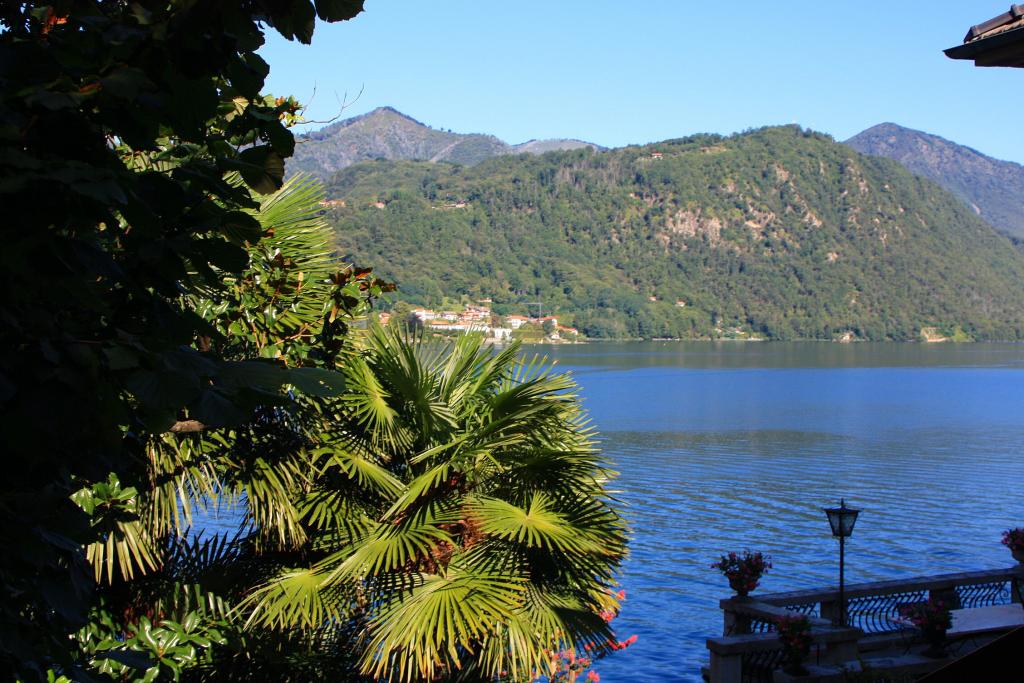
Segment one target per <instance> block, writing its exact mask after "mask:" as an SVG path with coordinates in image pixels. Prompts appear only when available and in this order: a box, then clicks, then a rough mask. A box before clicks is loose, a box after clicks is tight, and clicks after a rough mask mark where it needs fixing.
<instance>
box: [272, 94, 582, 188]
mask: <svg viewBox="0 0 1024 683" xmlns="http://www.w3.org/2000/svg"><path fill="white" fill-rule="evenodd" d="M584 147H587V148H596V147H597V146H596V145H594V144H591V143H589V142H583V141H581V140H530V141H528V142H524V143H522V144H519V145H510V144H508V143H506V142H503V141H502V140H499V139H498V138H496V137H494V136H493V135H482V134H476V133H474V134H468V135H465V134H461V133H453V132H451V131H450V130H449V131H444V130H438V129H435V128H431V127H429V126H427V125H424V124H422V123H420V122H419V121H417V120H416V119H413V118H411V117H409V116H406V115H405V114H403V113H401V112H399V111H396V110H394V109H392V108H391V107H379V108H377V109H374V110H373V111H371V112H369V113H368V114H363V115H362V116H356V117H354V118H351V119H346V120H344V121H339V122H338V123H335V124H332V125H330V126H327V127H326V128H323V129H321V130H318V131H316V132H313V133H309V134H307V135H303V136H300V137H299V138H298V139H297V140H296V146H295V156H294V157H292V158H291V159H289V161H288V170H289V172H291V173H294V172H296V171H304V172H306V173H310V174H312V175H315V176H319V177H327V176H329V175H330V174H331V173H334V172H335V171H339V170H341V169H343V168H346V167H348V166H350V165H352V164H354V163H356V162H358V161H366V160H372V159H391V160H397V159H411V160H421V161H434V162H436V161H450V162H453V163H457V164H464V165H473V164H476V163H479V162H481V161H483V160H484V159H490V158H491V157H494V156H499V155H503V154H520V153H524V152H525V153H531V154H540V153H543V152H550V151H552V150H560V149H579V148H584Z"/></svg>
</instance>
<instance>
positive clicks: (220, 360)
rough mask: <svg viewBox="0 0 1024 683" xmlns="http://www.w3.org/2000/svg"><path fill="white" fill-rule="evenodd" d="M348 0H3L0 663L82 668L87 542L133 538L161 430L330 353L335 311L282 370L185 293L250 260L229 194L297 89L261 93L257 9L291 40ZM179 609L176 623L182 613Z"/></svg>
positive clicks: (276, 382) (248, 237) (312, 370)
mask: <svg viewBox="0 0 1024 683" xmlns="http://www.w3.org/2000/svg"><path fill="white" fill-rule="evenodd" d="M361 5H362V2H361V0H334V1H331V0H318V1H317V2H316V3H315V5H314V3H312V2H310V1H309V0H287V1H283V2H282V1H276V0H251V1H249V2H245V3H232V2H225V3H212V2H183V3H163V2H148V1H145V0H142V1H140V2H105V1H99V0H95V1H89V0H67V1H63V2H55V3H53V4H52V5H42V4H37V3H3V5H2V8H0V195H2V206H3V208H4V214H5V216H4V218H5V220H4V222H3V226H2V228H0V229H2V231H3V243H4V249H3V251H2V253H0V292H2V294H0V320H2V327H0V339H2V348H3V353H2V354H0V426H2V429H3V431H4V434H5V445H4V446H5V447H4V452H5V456H6V459H7V462H8V463H10V464H11V465H12V467H10V468H9V469H8V471H7V472H6V474H5V476H4V479H3V482H2V484H0V545H2V547H3V548H4V552H3V555H2V557H0V576H2V577H3V589H2V590H3V593H2V596H0V669H3V670H4V671H5V672H6V671H9V670H15V671H19V672H20V675H21V676H23V677H25V678H26V679H29V678H42V677H44V676H45V674H46V670H47V669H48V668H50V667H53V668H55V669H57V670H60V671H63V672H66V673H68V674H69V675H72V676H77V675H78V674H77V673H76V672H78V667H79V666H80V664H81V660H80V659H79V653H78V652H77V651H76V649H75V648H74V647H73V645H74V643H73V641H71V640H70V639H69V634H71V633H73V632H74V631H76V630H77V629H79V628H82V627H85V626H86V623H87V618H88V616H89V615H90V614H91V613H92V614H94V612H91V611H92V610H95V609H99V608H100V596H99V594H98V593H97V591H96V580H95V578H94V576H93V572H92V570H91V569H90V568H88V567H87V566H86V563H85V556H84V553H83V552H82V547H83V544H88V543H90V542H93V541H97V540H105V539H115V538H117V539H118V545H117V546H116V550H115V551H113V552H115V553H121V552H122V551H125V552H128V553H131V552H133V551H132V550H131V548H132V547H143V546H145V545H146V544H147V543H148V542H150V541H152V539H151V538H149V537H148V536H147V535H146V530H145V529H144V530H143V531H142V532H138V526H139V524H138V522H139V515H140V514H141V513H140V511H139V510H137V509H133V507H132V506H133V505H134V502H133V501H134V498H132V497H131V496H130V495H129V494H126V493H125V492H126V491H132V490H135V488H136V487H139V490H141V485H143V484H145V485H147V486H148V484H149V483H150V482H149V481H148V476H149V474H150V472H149V471H148V470H147V465H148V463H149V459H150V457H151V455H152V453H151V451H150V449H149V446H150V445H151V444H152V443H153V440H154V439H158V438H159V437H158V435H160V434H161V433H166V432H167V430H169V429H173V428H176V427H178V426H180V425H183V424H184V425H189V424H194V423H195V422H197V421H199V420H198V418H202V419H211V420H212V421H215V422H216V423H217V424H218V425H222V426H225V425H229V424H237V423H240V422H243V421H247V420H249V419H251V415H252V411H253V409H254V408H255V406H257V405H262V404H267V403H272V402H274V401H280V400H282V392H281V389H282V388H283V387H285V386H289V385H293V386H294V385H296V384H300V383H305V384H304V386H306V387H310V386H314V385H317V384H318V383H319V381H320V379H321V378H322V375H318V374H316V373H317V372H321V370H320V369H319V368H323V367H330V366H331V364H332V358H333V356H332V353H335V352H336V351H335V347H336V345H335V344H334V343H333V341H332V339H334V338H336V337H337V336H338V335H341V334H343V332H344V330H343V329H342V325H343V323H342V322H341V320H340V319H339V320H337V324H336V326H335V327H334V328H331V326H330V325H327V326H326V327H325V329H324V333H323V335H321V337H320V338H319V339H318V342H319V344H320V347H321V353H320V354H319V355H310V356H308V360H306V361H304V362H303V363H302V364H303V365H309V366H313V367H309V368H298V369H295V368H294V366H292V367H285V366H284V365H283V364H281V363H276V362H273V361H270V360H266V361H253V360H249V359H248V357H246V356H244V355H242V356H241V357H240V358H232V357H231V356H230V354H228V353H226V351H227V350H228V349H227V348H226V346H225V345H224V344H223V343H221V342H222V341H223V334H222V331H221V330H218V329H217V328H216V327H215V326H214V325H213V324H211V322H210V321H209V319H208V320H204V319H203V318H202V317H201V316H200V315H199V314H198V313H197V312H196V311H195V310H193V308H192V307H191V306H190V303H189V302H190V297H195V296H197V295H199V294H200V293H201V294H202V295H203V296H205V297H207V298H210V297H212V298H216V297H218V296H221V295H225V294H226V293H227V287H226V282H225V274H226V273H237V272H239V271H241V270H242V269H243V268H244V267H245V266H246V265H247V264H248V262H249V254H248V253H247V248H248V247H249V246H251V245H252V244H255V243H257V242H258V241H259V240H260V238H261V236H262V228H261V227H260V224H259V223H258V222H257V221H256V220H255V218H253V216H252V215H250V213H247V212H246V210H247V209H248V210H251V209H254V208H255V207H256V206H257V202H256V201H255V200H254V199H253V197H252V195H251V193H250V190H249V188H247V187H245V184H243V182H242V180H244V182H245V183H246V184H248V185H249V187H250V188H252V189H253V190H255V191H257V192H270V191H273V190H275V189H277V188H278V187H280V186H281V182H282V177H283V173H284V168H283V163H282V160H283V158H285V157H287V156H289V155H290V154H291V153H292V151H293V147H294V140H293V138H292V135H291V133H290V132H289V131H288V130H287V128H286V124H287V122H288V121H289V119H290V117H291V116H293V114H294V112H295V110H296V107H297V105H296V103H295V102H294V101H293V100H286V99H277V100H275V99H273V98H269V97H265V96H263V95H262V94H261V92H260V91H261V89H262V87H263V80H264V77H265V76H266V75H267V71H268V67H267V64H266V63H265V62H264V61H263V60H262V59H261V58H260V57H259V56H258V55H257V54H256V50H257V49H258V48H259V47H260V45H261V44H262V43H263V26H264V25H268V24H269V25H271V26H273V27H275V28H276V29H277V30H279V31H280V32H281V33H282V34H283V35H284V36H285V37H287V38H297V39H299V40H301V41H304V42H308V41H309V39H310V37H311V35H312V32H313V26H314V15H315V14H319V15H320V16H321V17H322V18H325V19H329V20H338V19H345V18H350V17H351V16H353V15H355V14H356V13H358V12H359V11H360V8H361ZM235 174H239V175H235ZM339 289H340V284H339ZM339 296H341V294H339ZM334 324H335V323H334V322H332V323H331V325H334ZM317 366H319V368H318V367H317ZM309 382H312V384H309ZM167 474H168V476H170V474H172V473H167ZM173 474H179V473H178V472H174V473H173ZM110 476H113V477H114V479H110V478H109V477H110ZM83 487H86V488H89V487H98V488H95V490H94V491H93V494H94V495H95V496H96V497H97V498H98V499H99V500H100V504H99V505H97V506H94V507H92V508H91V509H92V510H93V512H94V513H96V511H97V510H106V511H107V513H106V514H105V515H104V516H103V517H96V516H94V518H93V519H92V520H90V515H89V514H88V511H87V510H88V509H90V508H89V506H88V505H86V506H85V508H86V509H83V508H81V507H79V506H77V505H75V503H73V502H72V500H71V498H70V494H71V493H72V492H73V491H76V490H81V489H82V488H83ZM122 487H123V488H122ZM115 511H116V514H114V512H115ZM139 533H141V535H139ZM122 542H123V543H122ZM112 547H113V546H112ZM111 557H112V556H111ZM121 557H123V555H121ZM136 559H137V560H139V561H138V562H134V561H133V562H132V564H134V565H135V566H136V567H140V568H145V566H146V565H147V562H146V561H145V558H144V557H137V558H136ZM117 575H121V572H119V573H118V574H117ZM124 575H125V576H126V577H127V576H129V574H128V573H125V574H124ZM114 583H117V580H116V579H115V580H114ZM186 616H187V615H186ZM96 623H97V622H95V621H93V622H92V625H93V626H95V625H96ZM178 626H180V627H181V628H186V629H187V630H189V632H190V633H191V632H192V629H191V628H190V626H191V622H188V623H185V622H182V623H181V624H178V625H177V626H176V627H175V628H177V627H178ZM153 637H154V638H157V637H158V636H157V635H154V636H153ZM190 637H191V636H190ZM200 637H206V636H200ZM147 647H148V646H147ZM126 656H127V655H126Z"/></svg>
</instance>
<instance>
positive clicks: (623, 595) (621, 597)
mask: <svg viewBox="0 0 1024 683" xmlns="http://www.w3.org/2000/svg"><path fill="white" fill-rule="evenodd" d="M615 597H616V598H618V599H619V600H625V599H626V591H619V592H618V593H616V594H615Z"/></svg>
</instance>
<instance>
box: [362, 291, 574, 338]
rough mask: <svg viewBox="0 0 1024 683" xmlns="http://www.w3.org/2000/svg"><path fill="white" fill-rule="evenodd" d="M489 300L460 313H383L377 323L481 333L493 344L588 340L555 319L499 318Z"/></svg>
mask: <svg viewBox="0 0 1024 683" xmlns="http://www.w3.org/2000/svg"><path fill="white" fill-rule="evenodd" d="M490 304H491V300H490V299H482V300H480V301H479V302H477V303H476V304H468V303H467V304H464V306H463V309H462V310H461V311H460V310H441V311H435V310H433V309H430V308H423V307H417V308H413V309H412V310H411V311H409V313H408V314H407V315H399V314H398V313H396V312H391V311H383V312H381V313H379V314H378V316H377V322H379V323H380V324H381V325H384V326H387V325H389V324H391V323H392V322H399V323H405V324H406V325H408V326H409V327H410V328H416V329H422V330H424V331H427V332H431V333H434V334H440V335H443V336H448V335H452V334H466V333H478V334H482V335H483V336H484V338H485V339H487V340H489V341H491V342H493V343H500V342H509V341H513V340H521V341H525V342H543V343H555V344H564V343H577V342H582V341H584V340H585V337H584V336H583V335H582V334H580V332H579V330H577V329H576V328H575V327H569V326H566V325H560V324H559V322H558V317H557V316H554V315H544V316H541V315H538V316H535V317H534V316H525V315H505V316H503V315H498V314H497V313H494V312H493V311H492V310H491V307H490Z"/></svg>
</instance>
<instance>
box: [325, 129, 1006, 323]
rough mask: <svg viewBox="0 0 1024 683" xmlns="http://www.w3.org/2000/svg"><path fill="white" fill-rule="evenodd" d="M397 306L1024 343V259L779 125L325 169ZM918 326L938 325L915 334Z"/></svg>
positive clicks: (870, 165) (944, 199) (908, 189)
mask: <svg viewBox="0 0 1024 683" xmlns="http://www.w3.org/2000/svg"><path fill="white" fill-rule="evenodd" d="M328 194H329V196H330V197H332V198H335V199H338V200H343V201H344V205H343V206H342V205H341V202H337V204H336V206H333V207H332V208H330V209H329V210H328V216H329V218H330V220H331V221H332V222H333V225H334V226H335V228H336V231H337V241H338V246H339V248H340V249H341V251H342V253H343V254H345V255H346V256H347V257H349V258H350V259H352V260H354V261H356V262H358V263H372V264H374V265H375V266H377V268H378V272H379V274H380V275H382V276H383V277H386V278H390V279H393V280H394V281H396V282H397V283H398V285H399V287H400V292H399V295H398V296H399V298H400V299H403V300H405V301H409V302H412V303H418V304H432V305H437V304H439V303H440V302H441V300H442V299H443V298H444V297H450V298H457V297H459V296H466V297H472V298H483V297H490V298H492V299H493V300H494V307H495V309H496V310H497V311H498V312H502V313H506V314H510V313H520V314H522V313H525V312H526V311H527V308H526V306H525V303H526V302H532V301H538V300H541V301H543V302H544V305H545V310H546V311H548V310H550V311H557V312H559V314H560V317H561V318H562V319H565V320H567V321H568V322H570V323H575V324H576V325H577V326H578V327H580V328H581V329H582V330H583V331H584V332H585V333H586V334H587V335H589V336H598V337H723V336H747V335H751V336H763V337H767V338H773V339H791V338H818V339H835V338H843V337H847V338H849V337H853V338H861V339H897V340H903V339H917V338H919V337H920V336H921V335H922V331H923V330H924V331H927V332H929V333H931V334H939V335H945V336H952V335H954V334H956V335H959V336H962V335H963V333H966V335H968V336H970V337H973V338H976V339H1018V338H1024V256H1022V255H1021V254H1020V252H1018V251H1017V250H1015V249H1012V248H1010V243H1009V240H1008V239H1007V238H1006V237H1004V236H1002V235H1000V234H998V233H997V232H996V231H995V230H993V229H992V228H991V227H990V226H989V225H987V224H986V223H985V222H984V221H982V220H981V219H980V218H978V217H977V216H976V215H975V214H974V212H972V211H971V210H970V209H968V208H967V207H966V206H965V205H964V204H963V203H962V202H961V201H959V200H958V199H957V198H956V197H954V196H953V195H952V194H950V193H949V192H947V191H945V190H943V189H942V188H940V187H938V186H937V185H935V184H933V183H932V182H930V181H928V180H926V179H923V178H919V177H916V176H914V175H912V174H910V173H909V172H907V171H906V170H905V169H904V168H903V167H901V166H900V165H899V164H898V163H896V162H894V161H891V160H889V159H883V158H877V157H868V156H861V155H859V154H857V153H856V152H854V151H853V150H852V149H851V148H849V147H847V146H845V145H842V144H838V143H836V142H835V141H833V140H832V139H831V138H830V137H828V136H825V135H821V134H817V133H813V132H810V131H805V130H802V129H800V128H798V127H795V126H788V127H780V128H765V129H761V130H757V131H753V132H749V133H745V134H741V135H736V136H733V137H728V138H725V137H720V136H713V135H700V136H694V137H688V138H684V139H680V140H671V141H666V142H663V143H658V144H656V145H648V146H643V147H625V148H621V149H615V150H610V151H603V152H595V151H593V150H589V149H587V150H576V151H568V152H553V153H549V154H545V155H542V156H506V157H497V158H493V159H489V160H487V161H484V162H481V163H480V164H477V165H476V166H473V167H461V166H456V165H452V164H429V163H417V162H409V161H404V162H364V163H360V164H356V165H353V166H351V167H349V168H347V169H345V170H343V171H341V172H339V173H337V174H335V175H334V176H333V177H332V178H331V180H330V181H329V183H328ZM930 328H934V329H930Z"/></svg>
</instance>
